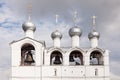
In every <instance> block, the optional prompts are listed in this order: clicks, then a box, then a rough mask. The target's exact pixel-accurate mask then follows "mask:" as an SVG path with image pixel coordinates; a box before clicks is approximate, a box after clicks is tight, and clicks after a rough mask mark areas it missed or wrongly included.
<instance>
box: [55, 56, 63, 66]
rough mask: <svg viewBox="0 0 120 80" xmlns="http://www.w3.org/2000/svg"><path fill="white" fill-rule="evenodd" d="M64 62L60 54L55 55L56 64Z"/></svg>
mask: <svg viewBox="0 0 120 80" xmlns="http://www.w3.org/2000/svg"><path fill="white" fill-rule="evenodd" d="M61 63H62V62H61V61H60V56H58V55H57V56H55V61H54V64H61Z"/></svg>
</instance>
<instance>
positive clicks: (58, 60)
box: [50, 51, 63, 65]
mask: <svg viewBox="0 0 120 80" xmlns="http://www.w3.org/2000/svg"><path fill="white" fill-rule="evenodd" d="M62 63H63V56H62V53H61V52H59V51H53V52H52V53H51V56H50V64H51V65H61V64H62Z"/></svg>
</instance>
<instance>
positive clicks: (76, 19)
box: [73, 11, 78, 26]
mask: <svg viewBox="0 0 120 80" xmlns="http://www.w3.org/2000/svg"><path fill="white" fill-rule="evenodd" d="M77 16H78V12H77V11H75V12H74V17H73V21H74V26H76V25H77V22H78V18H77Z"/></svg>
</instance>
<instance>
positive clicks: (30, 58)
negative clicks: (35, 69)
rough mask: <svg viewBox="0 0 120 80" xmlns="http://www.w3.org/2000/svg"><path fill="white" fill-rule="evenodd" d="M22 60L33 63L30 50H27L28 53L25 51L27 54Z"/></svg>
mask: <svg viewBox="0 0 120 80" xmlns="http://www.w3.org/2000/svg"><path fill="white" fill-rule="evenodd" d="M24 62H25V63H28V64H31V63H35V61H34V59H33V55H32V53H31V51H28V53H27V55H26V59H25V61H24Z"/></svg>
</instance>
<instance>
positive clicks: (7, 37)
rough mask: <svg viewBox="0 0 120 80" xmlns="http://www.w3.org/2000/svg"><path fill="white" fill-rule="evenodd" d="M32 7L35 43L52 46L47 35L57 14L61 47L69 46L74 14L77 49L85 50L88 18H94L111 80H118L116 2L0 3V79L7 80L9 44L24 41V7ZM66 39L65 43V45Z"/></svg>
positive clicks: (119, 11) (119, 1)
mask: <svg viewBox="0 0 120 80" xmlns="http://www.w3.org/2000/svg"><path fill="white" fill-rule="evenodd" d="M28 1H30V2H31V3H32V10H31V15H32V16H31V17H32V20H33V22H34V23H35V24H36V27H37V30H36V32H35V39H37V40H45V42H46V44H47V47H49V46H51V45H53V44H52V39H51V37H50V34H51V32H52V31H54V30H55V14H59V16H60V17H59V29H60V31H61V32H62V33H63V39H62V40H61V45H62V46H64V45H68V46H70V37H69V35H68V30H69V28H70V27H72V26H73V21H72V18H73V13H74V11H75V10H77V11H78V17H79V19H80V22H79V23H78V25H79V26H80V28H81V29H82V31H83V34H82V36H81V39H80V46H81V47H89V46H90V42H89V39H88V37H87V35H88V33H89V32H90V31H91V29H92V25H91V22H92V20H91V16H92V15H93V14H95V15H96V16H97V27H96V29H97V31H99V32H100V34H101V36H100V40H99V46H100V47H102V48H105V49H109V50H110V69H111V70H110V71H111V76H112V78H113V79H114V80H120V77H119V76H120V69H119V68H120V62H119V61H120V58H119V57H120V54H119V52H120V49H119V48H120V37H119V36H120V31H119V30H120V0H99V1H98V0H84V1H83V0H51V1H50V0H44V1H43V0H11V1H9V0H0V37H1V39H0V44H1V45H0V50H1V53H0V54H1V56H0V63H1V64H0V78H3V80H8V77H9V74H10V64H11V61H10V60H11V50H10V46H9V43H10V42H12V41H13V40H18V39H21V38H23V37H24V31H23V30H22V26H21V25H22V23H23V22H24V21H25V20H27V8H26V6H27V3H28ZM66 39H68V40H67V41H66Z"/></svg>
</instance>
